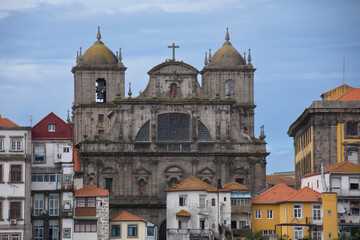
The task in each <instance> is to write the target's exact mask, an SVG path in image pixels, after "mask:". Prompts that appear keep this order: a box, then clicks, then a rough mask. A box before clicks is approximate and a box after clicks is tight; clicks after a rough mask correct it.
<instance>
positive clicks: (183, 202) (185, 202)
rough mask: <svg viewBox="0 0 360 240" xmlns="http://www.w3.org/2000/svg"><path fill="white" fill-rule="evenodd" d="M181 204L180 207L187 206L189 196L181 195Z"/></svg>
mask: <svg viewBox="0 0 360 240" xmlns="http://www.w3.org/2000/svg"><path fill="white" fill-rule="evenodd" d="M179 206H180V207H185V206H187V196H179Z"/></svg>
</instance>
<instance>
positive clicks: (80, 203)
mask: <svg viewBox="0 0 360 240" xmlns="http://www.w3.org/2000/svg"><path fill="white" fill-rule="evenodd" d="M95 204H96V199H95V197H88V198H83V197H79V198H76V207H95Z"/></svg>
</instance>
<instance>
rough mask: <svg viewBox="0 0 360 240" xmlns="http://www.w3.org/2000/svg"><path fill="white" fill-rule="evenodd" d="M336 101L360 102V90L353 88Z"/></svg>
mask: <svg viewBox="0 0 360 240" xmlns="http://www.w3.org/2000/svg"><path fill="white" fill-rule="evenodd" d="M336 100H337V101H360V88H353V89H351V90H350V91H348V92H347V93H345V94H344V95H342V96H341V97H339V98H338V99H336Z"/></svg>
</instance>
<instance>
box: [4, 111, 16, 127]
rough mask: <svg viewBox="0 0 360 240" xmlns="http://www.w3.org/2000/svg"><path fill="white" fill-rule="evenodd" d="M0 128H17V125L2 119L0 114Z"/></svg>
mask: <svg viewBox="0 0 360 240" xmlns="http://www.w3.org/2000/svg"><path fill="white" fill-rule="evenodd" d="M0 127H19V125H17V124H16V123H14V122H13V121H11V120H9V119H7V118H3V117H2V116H1V114H0Z"/></svg>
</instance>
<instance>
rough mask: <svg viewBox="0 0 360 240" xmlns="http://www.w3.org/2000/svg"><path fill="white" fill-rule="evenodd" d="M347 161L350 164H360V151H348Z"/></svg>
mask: <svg viewBox="0 0 360 240" xmlns="http://www.w3.org/2000/svg"><path fill="white" fill-rule="evenodd" d="M347 160H348V161H349V162H352V163H355V164H359V162H358V161H359V153H358V151H348V152H347Z"/></svg>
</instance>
